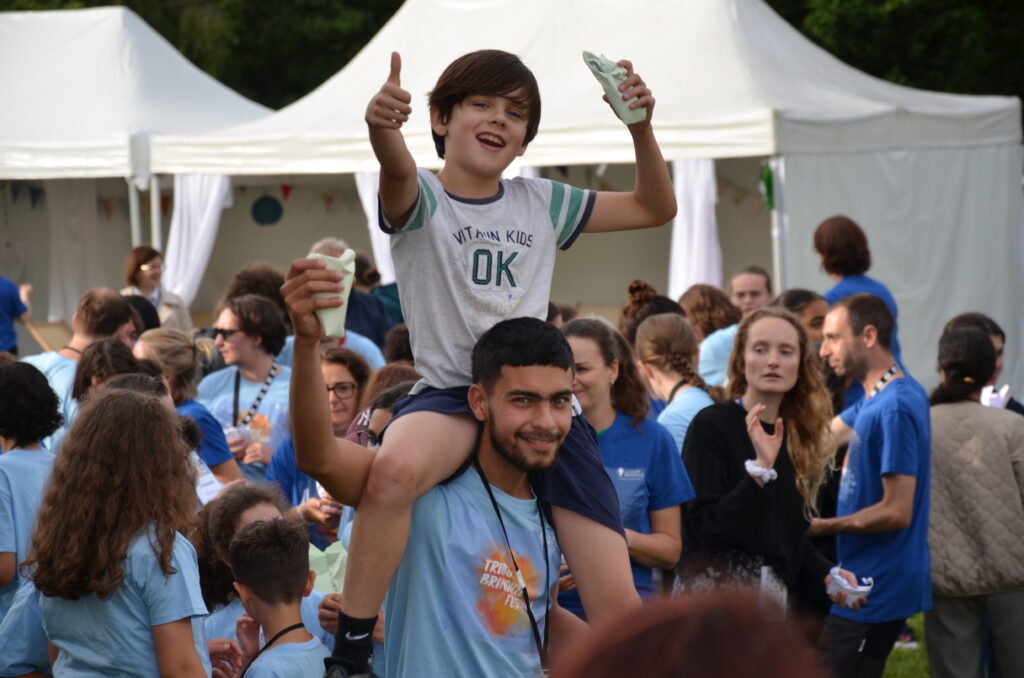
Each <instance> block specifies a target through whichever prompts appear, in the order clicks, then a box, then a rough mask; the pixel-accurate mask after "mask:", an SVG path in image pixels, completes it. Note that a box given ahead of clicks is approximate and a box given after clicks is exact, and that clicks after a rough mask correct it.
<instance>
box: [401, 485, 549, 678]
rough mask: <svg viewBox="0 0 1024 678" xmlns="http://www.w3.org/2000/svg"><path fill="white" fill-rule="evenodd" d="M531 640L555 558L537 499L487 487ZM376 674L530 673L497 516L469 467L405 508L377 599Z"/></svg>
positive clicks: (536, 663)
mask: <svg viewBox="0 0 1024 678" xmlns="http://www.w3.org/2000/svg"><path fill="white" fill-rule="evenodd" d="M492 491H493V492H494V497H495V500H496V501H497V502H498V506H499V507H500V508H501V516H502V519H503V520H504V521H505V527H506V528H507V529H508V538H509V541H510V542H511V544H512V549H513V551H514V553H515V558H516V562H518V563H519V567H520V569H521V571H522V573H523V577H524V579H525V580H526V586H527V590H528V591H529V592H530V598H531V601H532V605H531V608H532V609H533V613H534V616H535V618H536V620H537V624H538V625H539V629H540V633H541V636H542V637H543V634H544V626H545V624H547V619H546V613H545V602H546V601H548V600H550V598H549V596H552V595H554V593H555V589H556V587H557V584H558V566H559V562H560V559H561V554H560V551H559V549H558V543H557V542H556V540H555V532H554V529H553V528H552V527H551V524H550V522H548V520H547V519H545V521H544V525H545V531H546V533H547V562H545V558H544V549H543V545H542V544H543V540H542V538H541V531H540V530H541V523H540V521H541V518H540V512H539V511H538V510H537V502H536V501H535V500H533V499H517V498H514V497H512V496H510V495H508V494H505V493H504V492H502V491H501V490H499V489H498V488H495V487H492ZM384 638H385V646H384V652H385V666H386V671H385V676H386V678H397V677H399V676H401V677H403V678H406V677H409V678H412V677H415V678H432V677H433V676H444V677H446V678H447V677H449V676H465V677H466V678H469V677H474V678H475V677H476V676H538V675H540V668H541V667H540V658H539V656H538V654H537V646H536V644H535V643H534V636H533V630H532V627H531V626H530V621H529V618H528V617H527V614H526V606H525V602H524V601H523V598H522V594H521V589H520V588H519V585H518V584H517V583H516V574H515V571H514V570H513V569H512V562H511V560H510V559H509V555H508V547H507V546H506V544H505V538H504V536H503V535H502V531H501V526H500V524H499V523H498V517H497V515H496V514H495V511H494V507H493V505H492V504H491V500H490V499H489V498H488V496H487V492H486V490H485V489H484V486H483V482H482V480H481V478H480V475H479V474H478V473H477V472H476V471H475V470H474V469H472V468H470V469H468V470H467V471H466V472H465V473H463V474H462V475H460V476H459V477H457V478H455V479H454V480H452V481H451V482H449V483H447V484H444V485H438V486H437V487H435V488H434V489H432V490H430V491H429V492H427V493H426V494H425V495H423V496H422V497H420V498H419V499H418V500H417V501H416V503H415V504H414V506H413V515H412V525H411V528H410V530H409V544H408V546H406V549H405V555H404V556H403V557H402V562H401V564H400V565H399V567H398V570H397V571H396V572H395V576H394V578H393V579H392V580H391V586H390V587H389V588H388V594H387V599H386V600H385V603H384Z"/></svg>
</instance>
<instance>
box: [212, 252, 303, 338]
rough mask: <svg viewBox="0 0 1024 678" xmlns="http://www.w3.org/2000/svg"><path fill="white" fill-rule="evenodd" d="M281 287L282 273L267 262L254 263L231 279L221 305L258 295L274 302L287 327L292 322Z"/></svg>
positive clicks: (282, 281) (246, 266) (240, 270)
mask: <svg viewBox="0 0 1024 678" xmlns="http://www.w3.org/2000/svg"><path fill="white" fill-rule="evenodd" d="M281 285H284V274H283V273H281V271H279V270H277V269H276V268H274V267H273V266H271V265H270V264H269V263H267V262H265V261H254V262H251V263H248V264H246V265H245V266H243V267H242V268H240V269H238V270H237V271H236V272H235V275H233V276H232V277H231V282H229V283H228V287H227V289H226V290H224V300H223V301H222V302H221V305H222V306H226V305H227V302H228V300H230V299H234V298H235V297H242V296H245V295H246V294H258V295H260V296H261V297H266V298H267V299H269V300H270V301H272V302H274V305H275V306H277V310H279V311H280V312H281V316H282V318H284V321H285V327H287V326H288V323H289V322H290V321H289V319H288V309H287V308H286V307H285V305H284V297H282V296H281Z"/></svg>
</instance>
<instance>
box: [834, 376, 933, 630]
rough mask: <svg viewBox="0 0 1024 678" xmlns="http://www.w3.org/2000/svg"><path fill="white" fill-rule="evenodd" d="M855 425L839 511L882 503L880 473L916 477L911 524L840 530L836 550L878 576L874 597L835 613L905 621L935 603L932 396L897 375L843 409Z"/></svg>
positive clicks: (847, 564) (846, 561)
mask: <svg viewBox="0 0 1024 678" xmlns="http://www.w3.org/2000/svg"><path fill="white" fill-rule="evenodd" d="M841 416H842V419H843V421H844V422H845V423H846V424H847V425H848V426H851V427H852V428H853V437H852V438H851V440H850V447H849V450H848V451H847V453H846V461H845V464H844V467H843V479H842V483H841V485H840V487H839V501H838V506H837V510H836V515H837V516H846V515H850V514H851V513H855V512H857V511H859V510H861V509H863V508H866V507H868V506H872V505H874V504H877V503H878V502H880V501H882V497H883V491H882V476H883V475H884V474H886V473H895V474H899V475H907V476H914V477H915V478H916V479H917V483H916V487H915V490H914V507H913V515H912V518H911V522H910V526H909V527H906V528H904V529H902V530H892V531H889V532H879V533H876V534H840V535H837V537H836V548H837V551H838V554H839V560H840V561H841V562H842V564H843V568H844V569H847V570H850V571H851V572H853V573H855V574H856V575H857V576H858V577H873V578H874V580H875V587H874V589H873V590H872V592H871V595H870V596H869V603H868V604H867V605H865V606H864V607H863V608H861V609H860V610H859V611H857V612H854V611H853V610H850V609H849V608H840V607H838V606H836V605H833V606H832V614H835V615H837V616H840V617H845V618H846V619H851V620H853V621H858V622H868V623H879V622H887V621H895V620H897V619H904V618H906V617H909V616H911V615H913V614H915V613H917V612H921V611H923V610H927V609H929V608H930V607H931V605H932V587H931V576H930V574H929V563H930V559H929V554H928V510H929V486H930V464H931V420H930V418H929V405H928V394H927V393H926V392H925V390H924V388H922V387H921V385H920V384H918V383H917V382H916V381H914V380H913V379H912V378H910V377H901V378H898V379H893V380H892V381H891V382H889V385H888V386H886V387H885V388H884V389H882V391H881V392H880V393H879V394H878V395H876V396H875V397H873V398H867V399H864V400H861V401H860V402H859V403H857V405H855V406H854V407H852V408H850V409H849V410H847V411H845V412H843V413H842V415H841Z"/></svg>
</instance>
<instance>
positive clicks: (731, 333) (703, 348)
mask: <svg viewBox="0 0 1024 678" xmlns="http://www.w3.org/2000/svg"><path fill="white" fill-rule="evenodd" d="M739 329H740V326H739V323H737V324H735V325H729V326H728V327H723V328H722V329H720V330H716V331H714V332H712V333H711V334H709V335H708V336H706V337H704V341H702V342H700V364H699V365H698V366H697V371H698V372H699V373H700V376H701V379H703V380H704V381H705V382H707V383H708V385H710V386H721V385H722V384H724V383H725V380H726V378H727V377H728V376H729V356H730V355H731V354H732V345H733V344H734V343H735V342H736V333H737V332H738V331H739Z"/></svg>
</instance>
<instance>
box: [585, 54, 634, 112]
mask: <svg viewBox="0 0 1024 678" xmlns="http://www.w3.org/2000/svg"><path fill="white" fill-rule="evenodd" d="M583 63H585V64H586V65H587V68H589V69H590V72H591V73H593V74H594V77H595V78H597V81H598V82H599V83H601V87H603V88H604V93H605V94H606V95H607V96H608V101H610V102H611V105H612V109H613V110H614V111H615V115H617V116H619V120H621V121H622V122H624V123H626V124H627V125H632V124H633V123H635V122H643V121H644V120H646V119H647V109H646V108H642V107H641V108H630V107H629V104H630V103H632V101H633V100H632V99H630V100H629V101H623V100H622V92H620V91H619V85H620V84H622V81H623V80H625V79H626V69H625V68H623V67H622V66H619V65H618V64H616V63H615V62H614V61H612V60H611V59H609V58H608V57H606V56H604V55H603V54H602V55H601V56H597V55H594V54H591V53H590V52H583Z"/></svg>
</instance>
